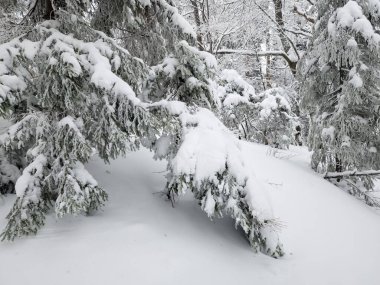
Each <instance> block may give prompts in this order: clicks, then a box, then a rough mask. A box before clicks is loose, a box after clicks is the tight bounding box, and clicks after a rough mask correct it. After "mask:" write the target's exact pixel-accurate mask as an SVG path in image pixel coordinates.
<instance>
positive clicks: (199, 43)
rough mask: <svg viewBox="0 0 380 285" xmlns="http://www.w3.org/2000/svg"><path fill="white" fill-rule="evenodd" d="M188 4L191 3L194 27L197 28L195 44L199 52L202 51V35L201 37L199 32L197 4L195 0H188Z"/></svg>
mask: <svg viewBox="0 0 380 285" xmlns="http://www.w3.org/2000/svg"><path fill="white" fill-rule="evenodd" d="M190 3H191V6H192V7H193V13H194V21H195V25H196V27H197V31H196V32H197V44H198V48H199V50H204V48H203V44H202V35H201V32H200V28H201V19H200V17H199V8H198V3H197V0H190Z"/></svg>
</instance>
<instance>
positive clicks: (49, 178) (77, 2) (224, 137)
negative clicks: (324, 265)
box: [0, 0, 283, 257]
mask: <svg viewBox="0 0 380 285" xmlns="http://www.w3.org/2000/svg"><path fill="white" fill-rule="evenodd" d="M86 2H87V1H81V0H66V1H43V3H42V2H41V1H33V2H31V3H32V4H33V5H37V6H33V7H34V9H35V10H33V11H34V12H33V21H35V22H36V25H35V27H34V28H33V29H32V30H31V31H30V32H29V33H27V34H25V35H22V36H20V37H18V38H15V39H14V40H11V41H9V42H7V43H5V44H3V45H1V46H0V59H1V60H0V98H1V102H0V103H1V114H2V115H3V116H4V117H5V118H7V119H10V120H11V121H12V122H13V125H12V126H11V127H10V128H9V129H8V131H7V132H6V133H5V134H3V135H2V137H1V142H2V146H1V150H2V154H3V159H2V163H1V165H12V167H8V168H7V169H9V170H14V171H10V172H9V173H6V175H4V177H1V184H2V186H1V189H12V183H14V184H15V185H14V189H15V192H16V194H17V200H16V202H15V204H14V206H13V208H12V210H11V212H10V213H9V215H8V225H7V227H6V228H5V231H4V232H3V234H2V237H3V239H7V240H12V239H14V238H15V237H18V236H22V235H26V234H30V233H36V231H37V230H38V229H39V228H40V227H41V226H42V225H43V223H44V218H45V215H46V212H47V210H48V209H49V208H50V207H51V204H54V208H55V213H56V215H57V216H58V217H61V216H63V215H65V214H74V215H77V214H80V213H89V212H91V211H93V210H97V209H99V208H100V207H101V206H102V205H103V204H104V202H105V201H106V199H107V194H106V192H105V191H104V190H103V189H102V188H101V187H100V186H99V185H98V184H97V182H96V181H95V179H94V178H93V177H92V176H91V175H90V174H89V173H88V172H87V171H86V170H85V168H84V165H85V163H86V162H87V161H88V160H89V158H90V157H91V156H92V155H93V154H95V153H97V155H99V156H100V157H101V158H102V159H104V160H105V161H108V160H110V159H113V158H115V157H117V156H119V155H122V154H124V153H125V152H126V151H129V150H134V149H135V148H137V147H139V145H140V144H143V145H144V146H147V147H150V148H152V149H154V150H155V151H156V157H157V158H166V159H168V170H169V173H168V195H169V196H171V197H172V196H173V195H178V194H182V193H183V192H184V190H185V189H189V190H191V191H192V192H193V193H194V195H195V198H196V199H198V200H199V201H200V204H201V207H202V209H203V210H204V211H205V212H206V213H207V214H208V215H209V216H210V217H214V216H221V215H222V214H228V215H231V216H232V217H233V218H235V220H236V225H239V226H241V227H242V228H243V230H244V231H245V233H246V234H247V237H248V239H249V241H250V243H251V245H252V246H253V248H254V249H255V250H256V251H262V252H264V253H266V254H268V255H271V256H273V257H278V256H281V255H282V254H283V252H282V247H281V244H280V243H279V240H278V237H277V234H276V231H275V229H274V227H275V224H276V223H275V220H274V218H273V216H272V213H271V211H270V210H269V209H270V207H269V206H268V205H265V204H260V203H257V202H256V201H261V200H262V197H261V196H260V195H262V194H260V185H257V182H256V181H255V178H254V177H252V174H251V173H250V172H249V171H247V170H246V169H244V163H243V162H242V159H241V153H240V148H239V141H238V140H237V139H236V138H234V136H232V135H231V133H230V132H229V131H228V130H227V129H226V128H225V127H224V126H223V125H222V124H221V123H220V122H219V120H218V119H217V118H216V117H215V115H214V114H213V113H212V112H211V111H210V109H213V108H214V106H216V100H215V96H214V94H213V92H212V89H211V88H210V86H209V79H210V78H212V77H213V73H214V68H215V66H216V61H215V59H214V58H213V56H211V55H209V54H207V53H204V52H200V51H198V50H197V49H196V48H194V47H192V46H191V45H189V43H188V42H186V41H184V40H183V39H181V38H180V35H185V37H189V36H190V37H191V35H192V32H191V31H189V25H188V23H187V22H186V21H184V20H183V18H181V16H180V15H179V14H178V13H177V12H176V9H175V8H174V7H173V6H171V5H170V4H169V3H167V2H166V1H164V0H144V1H143V0H137V1H122V3H121V2H120V1H116V0H115V1H107V2H108V4H107V5H116V6H114V7H113V9H111V8H110V9H111V10H110V11H114V12H115V13H117V12H118V11H116V7H118V8H121V7H124V8H123V9H124V11H127V13H126V14H125V15H124V14H121V15H120V17H119V18H114V17H112V19H117V21H114V20H110V19H108V20H107V19H105V18H104V15H105V14H104V11H103V12H101V11H97V12H95V13H94V15H93V16H91V15H90V14H88V13H89V12H91V9H89V10H86V9H85V8H86ZM49 3H50V4H51V5H48V4H49ZM103 4H104V2H103V1H100V2H96V5H95V7H98V8H99V9H101V8H102V7H103V6H102V5H103ZM118 5H121V6H118ZM38 9H41V11H42V12H43V13H42V14H43V17H42V18H46V17H47V16H48V15H49V17H50V18H52V19H51V20H48V21H43V22H40V21H39V18H40V17H38V16H39V15H41V14H38V13H37V12H35V11H38ZM150 9H153V10H154V11H156V14H154V15H153V14H151V13H150V12H149V13H144V11H146V10H148V11H149V10H150ZM34 13H37V14H34ZM86 13H87V14H86ZM82 15H85V16H86V17H81V16H82ZM123 16H124V17H125V19H124V18H123ZM102 17H103V18H102ZM144 17H148V18H149V19H148V18H144ZM155 17H157V18H155ZM89 22H91V23H93V25H95V26H97V27H98V29H101V30H103V31H105V32H107V34H105V33H103V32H100V31H98V30H95V29H93V27H92V26H91V24H89ZM144 22H146V23H148V22H149V23H152V22H153V24H152V25H153V26H152V27H156V28H157V25H163V26H164V27H165V29H166V32H163V30H162V29H159V28H157V29H153V28H152V30H151V29H149V30H148V31H153V32H152V33H153V36H154V37H156V36H160V37H164V39H165V40H166V38H165V35H166V36H167V35H168V34H167V33H169V31H173V33H174V36H170V37H169V36H168V39H167V40H168V42H172V44H169V45H167V46H165V49H164V50H161V51H160V52H159V54H160V57H161V58H162V60H161V62H160V63H158V65H155V66H154V67H152V68H150V67H149V66H148V65H147V64H146V62H148V63H152V62H153V58H152V57H151V55H150V54H149V48H145V50H143V49H142V48H141V49H140V47H141V46H142V45H141V43H136V44H135V45H133V42H131V43H130V44H131V46H128V45H126V46H128V48H129V49H130V50H131V53H130V52H129V51H127V50H126V49H125V48H123V47H122V46H120V45H119V44H118V43H117V42H116V40H114V38H113V37H112V36H113V35H114V34H118V33H119V32H120V31H119V32H118V31H117V29H118V27H117V25H120V24H122V25H123V27H125V28H127V29H129V28H130V29H133V30H134V31H137V30H138V31H139V32H140V33H141V32H143V29H145V27H144V26H143V25H142V26H141V24H142V23H144ZM95 23H96V24H95ZM102 23H103V24H102ZM104 23H106V25H104ZM154 23H156V25H155V24H154ZM177 30H179V31H180V32H175V31H177ZM133 51H134V52H135V53H136V54H135V53H133ZM135 55H138V56H141V57H142V59H139V58H137V57H134V56H135ZM144 57H145V58H144ZM215 138H218V145H215V146H214V145H213V143H214V140H215ZM210 157H213V158H214V161H209V158H210ZM17 177H18V178H17ZM6 191H9V190H6ZM255 195H257V197H256V196H255Z"/></svg>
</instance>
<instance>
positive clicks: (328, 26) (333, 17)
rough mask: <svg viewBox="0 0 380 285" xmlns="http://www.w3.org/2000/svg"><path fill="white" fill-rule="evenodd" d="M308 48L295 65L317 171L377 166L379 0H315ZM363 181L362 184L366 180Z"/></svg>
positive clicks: (379, 161)
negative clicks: (316, 14)
mask: <svg viewBox="0 0 380 285" xmlns="http://www.w3.org/2000/svg"><path fill="white" fill-rule="evenodd" d="M316 5H317V7H318V11H319V15H318V21H317V24H316V27H315V31H314V36H313V39H312V41H311V43H310V49H309V51H308V53H307V54H306V55H305V57H304V59H303V60H302V62H301V64H300V69H299V71H300V76H301V79H300V81H301V94H302V96H303V100H302V104H303V108H304V109H305V110H306V112H307V113H308V114H309V116H310V132H309V139H308V144H309V147H310V148H311V149H312V150H313V156H312V167H313V168H314V169H315V170H317V171H319V172H326V171H337V172H342V171H345V170H370V169H379V168H380V152H379V149H380V136H379V130H380V112H379V110H380V104H379V102H380V95H379V94H380V93H379V89H380V85H379V75H380V74H379V70H380V35H379V34H378V32H377V31H376V29H377V28H378V26H379V24H380V12H379V11H380V10H379V4H378V1H369V0H357V1H353V0H351V1H327V0H324V1H318V2H317V3H316ZM356 179H362V180H363V181H364V182H365V183H364V184H365V185H366V187H367V188H369V187H372V182H371V179H370V178H369V177H368V176H367V177H362V178H356Z"/></svg>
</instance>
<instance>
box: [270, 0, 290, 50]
mask: <svg viewBox="0 0 380 285" xmlns="http://www.w3.org/2000/svg"><path fill="white" fill-rule="evenodd" d="M273 4H274V12H275V20H276V22H277V24H278V26H279V28H280V29H282V31H279V36H280V40H281V44H282V47H283V48H284V51H285V52H286V53H288V52H289V50H290V48H291V47H290V44H289V42H288V39H287V38H286V37H285V35H284V26H285V24H284V15H283V13H282V0H273Z"/></svg>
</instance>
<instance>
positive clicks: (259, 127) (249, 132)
mask: <svg viewBox="0 0 380 285" xmlns="http://www.w3.org/2000/svg"><path fill="white" fill-rule="evenodd" d="M219 82H220V83H219V85H218V84H215V83H214V84H213V86H214V88H215V89H216V90H217V91H216V92H217V94H218V97H219V99H220V101H221V102H220V105H221V112H220V115H221V117H222V120H223V122H224V123H225V124H226V125H227V126H228V127H229V128H230V129H232V130H235V131H236V132H238V134H239V136H240V137H242V138H244V139H246V140H249V141H256V142H259V143H263V144H266V145H271V146H273V147H276V148H287V147H288V146H289V144H290V142H291V139H292V132H293V125H294V124H293V122H294V119H295V118H294V116H293V115H292V111H291V108H290V104H289V102H288V98H289V96H288V95H289V94H288V92H287V90H285V89H283V88H273V89H269V90H266V91H264V92H262V93H260V94H256V93H255V90H254V88H253V87H252V86H251V85H250V84H248V83H247V82H246V81H245V80H244V79H243V78H242V77H241V76H240V75H239V74H238V73H237V72H236V71H234V70H223V71H222V73H221V76H220V81H219Z"/></svg>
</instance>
